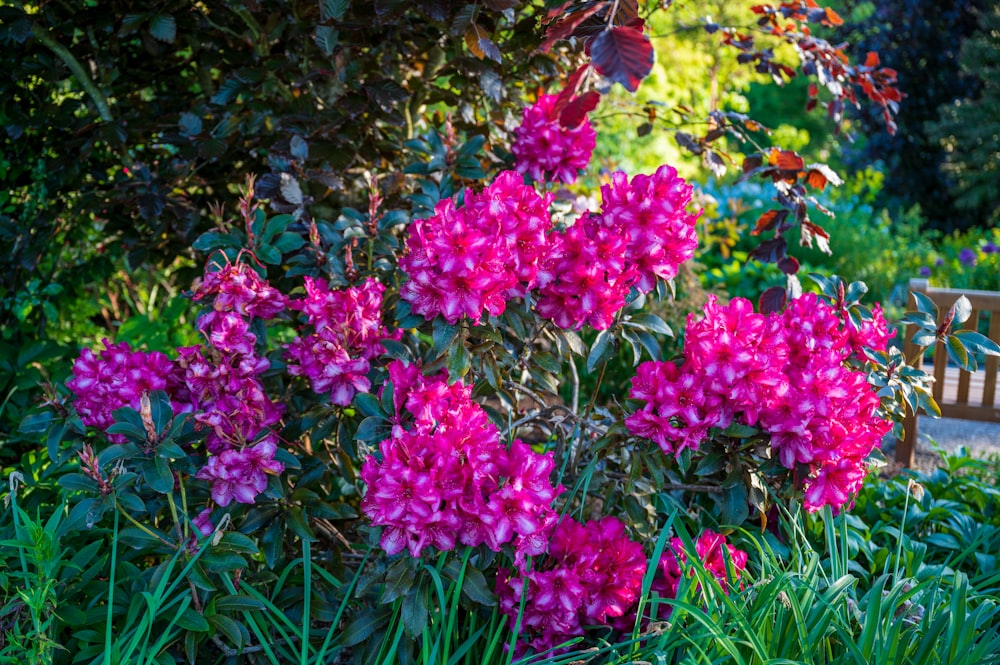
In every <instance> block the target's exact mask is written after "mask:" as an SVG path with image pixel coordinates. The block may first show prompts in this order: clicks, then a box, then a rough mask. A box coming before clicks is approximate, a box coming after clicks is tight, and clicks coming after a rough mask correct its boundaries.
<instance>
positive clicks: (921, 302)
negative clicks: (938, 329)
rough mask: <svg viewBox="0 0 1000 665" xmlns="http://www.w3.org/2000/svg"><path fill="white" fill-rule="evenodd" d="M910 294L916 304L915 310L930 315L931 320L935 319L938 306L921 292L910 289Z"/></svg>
mask: <svg viewBox="0 0 1000 665" xmlns="http://www.w3.org/2000/svg"><path fill="white" fill-rule="evenodd" d="M910 295H911V296H913V301H914V302H915V303H916V305H917V310H919V311H921V312H923V313H924V314H927V315H928V316H930V317H931V319H932V320H933V321H937V318H938V308H937V305H935V304H934V301H933V300H931V299H930V298H928V297H927V296H926V295H924V294H923V293H917V292H916V291H910Z"/></svg>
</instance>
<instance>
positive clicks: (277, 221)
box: [259, 215, 295, 245]
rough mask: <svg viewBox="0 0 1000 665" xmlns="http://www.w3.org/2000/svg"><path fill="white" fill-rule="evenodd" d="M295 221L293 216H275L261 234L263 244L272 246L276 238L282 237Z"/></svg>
mask: <svg viewBox="0 0 1000 665" xmlns="http://www.w3.org/2000/svg"><path fill="white" fill-rule="evenodd" d="M293 221H295V218H294V217H292V216H291V215H275V216H274V217H271V218H270V219H269V220H267V223H266V224H265V225H264V231H263V233H261V234H260V238H259V239H260V242H261V244H264V245H268V244H271V240H272V239H274V237H275V236H278V235H281V234H282V233H284V232H285V229H286V228H288V225H289V224H291V223H292V222H293Z"/></svg>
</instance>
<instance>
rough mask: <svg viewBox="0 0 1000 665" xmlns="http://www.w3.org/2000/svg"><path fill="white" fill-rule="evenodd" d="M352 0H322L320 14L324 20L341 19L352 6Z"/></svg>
mask: <svg viewBox="0 0 1000 665" xmlns="http://www.w3.org/2000/svg"><path fill="white" fill-rule="evenodd" d="M350 4H351V2H350V0H320V3H319V14H320V17H321V18H322V20H324V21H330V20H334V21H339V20H340V19H342V18H344V13H345V12H346V11H347V8H348V7H349V6H350Z"/></svg>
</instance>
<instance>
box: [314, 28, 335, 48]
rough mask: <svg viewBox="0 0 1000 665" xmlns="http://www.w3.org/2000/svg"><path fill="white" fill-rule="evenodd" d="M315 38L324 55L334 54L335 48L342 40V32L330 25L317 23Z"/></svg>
mask: <svg viewBox="0 0 1000 665" xmlns="http://www.w3.org/2000/svg"><path fill="white" fill-rule="evenodd" d="M313 38H314V39H315V40H316V46H318V47H319V50H320V51H322V52H323V55H326V56H330V55H333V49H335V48H337V42H338V41H340V33H339V32H337V31H336V30H334V29H333V28H331V27H330V26H328V25H317V26H316V34H315V36H314V37H313Z"/></svg>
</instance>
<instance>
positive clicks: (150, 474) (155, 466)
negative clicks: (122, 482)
mask: <svg viewBox="0 0 1000 665" xmlns="http://www.w3.org/2000/svg"><path fill="white" fill-rule="evenodd" d="M142 475H143V476H144V477H145V478H146V482H147V483H149V486H150V487H151V488H153V491H154V492H159V493H160V494H170V493H171V492H173V491H174V474H173V472H171V470H170V464H169V463H168V462H167V460H165V459H164V458H162V457H154V458H153V459H151V460H148V461H147V462H146V463H145V464H143V465H142Z"/></svg>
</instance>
